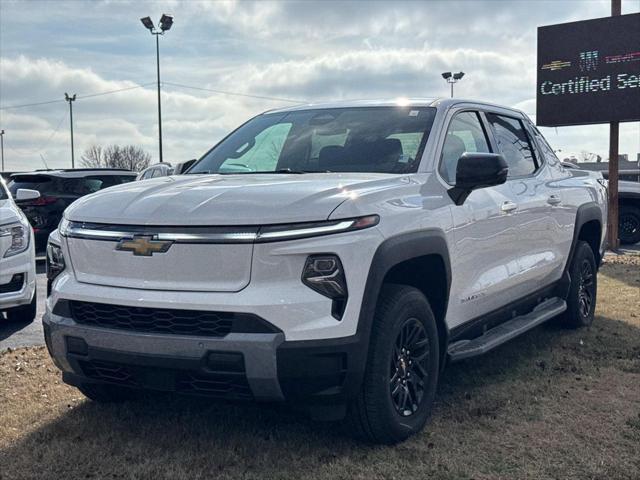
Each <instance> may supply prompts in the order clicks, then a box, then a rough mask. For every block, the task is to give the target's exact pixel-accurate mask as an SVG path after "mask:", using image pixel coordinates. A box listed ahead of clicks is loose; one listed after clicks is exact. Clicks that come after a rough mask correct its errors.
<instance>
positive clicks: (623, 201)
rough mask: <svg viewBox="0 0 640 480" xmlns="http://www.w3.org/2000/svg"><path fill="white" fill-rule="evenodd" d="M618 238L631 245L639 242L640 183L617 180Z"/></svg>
mask: <svg viewBox="0 0 640 480" xmlns="http://www.w3.org/2000/svg"><path fill="white" fill-rule="evenodd" d="M618 202H619V208H620V211H619V217H618V232H619V234H618V238H619V239H620V243H622V244H625V245H633V244H636V243H638V242H640V183H639V182H629V181H626V180H621V181H620V182H618Z"/></svg>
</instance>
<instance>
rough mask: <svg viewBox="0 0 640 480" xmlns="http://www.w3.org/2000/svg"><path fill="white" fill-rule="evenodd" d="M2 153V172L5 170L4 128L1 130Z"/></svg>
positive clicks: (0, 146) (0, 149)
mask: <svg viewBox="0 0 640 480" xmlns="http://www.w3.org/2000/svg"><path fill="white" fill-rule="evenodd" d="M0 152H1V153H0V155H2V169H1V170H0V172H4V130H0Z"/></svg>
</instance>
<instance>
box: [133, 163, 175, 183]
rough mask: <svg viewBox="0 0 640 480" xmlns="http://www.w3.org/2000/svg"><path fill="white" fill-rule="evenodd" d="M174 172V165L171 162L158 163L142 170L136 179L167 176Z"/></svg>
mask: <svg viewBox="0 0 640 480" xmlns="http://www.w3.org/2000/svg"><path fill="white" fill-rule="evenodd" d="M172 173H173V167H172V166H171V164H170V163H156V164H155V165H151V166H150V167H147V168H145V169H144V170H142V171H141V172H140V173H139V174H138V176H137V177H136V180H148V179H149V178H156V177H166V176H168V175H171V174H172Z"/></svg>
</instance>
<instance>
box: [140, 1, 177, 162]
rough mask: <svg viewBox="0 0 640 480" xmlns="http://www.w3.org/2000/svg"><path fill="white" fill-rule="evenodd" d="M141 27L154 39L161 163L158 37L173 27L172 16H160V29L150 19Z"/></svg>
mask: <svg viewBox="0 0 640 480" xmlns="http://www.w3.org/2000/svg"><path fill="white" fill-rule="evenodd" d="M140 21H141V22H142V25H144V27H145V28H146V29H147V30H149V32H150V33H151V35H155V37H156V70H157V73H158V148H159V152H160V162H161V163H162V108H161V107H160V42H159V41H158V36H159V35H164V32H166V31H168V30H169V29H170V28H171V26H172V25H173V15H167V14H166V13H163V14H162V17H161V18H160V28H159V29H158V28H156V27H155V25H154V24H153V22H152V21H151V18H150V17H144V18H141V19H140Z"/></svg>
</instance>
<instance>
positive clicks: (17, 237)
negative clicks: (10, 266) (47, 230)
mask: <svg viewBox="0 0 640 480" xmlns="http://www.w3.org/2000/svg"><path fill="white" fill-rule="evenodd" d="M0 237H11V245H10V246H9V248H8V249H7V250H6V251H5V252H4V257H5V258H6V257H12V256H13V255H17V254H19V253H22V252H24V251H25V250H26V249H27V248H29V238H30V237H31V227H30V226H29V224H26V225H25V224H23V223H10V224H8V225H2V226H0Z"/></svg>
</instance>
